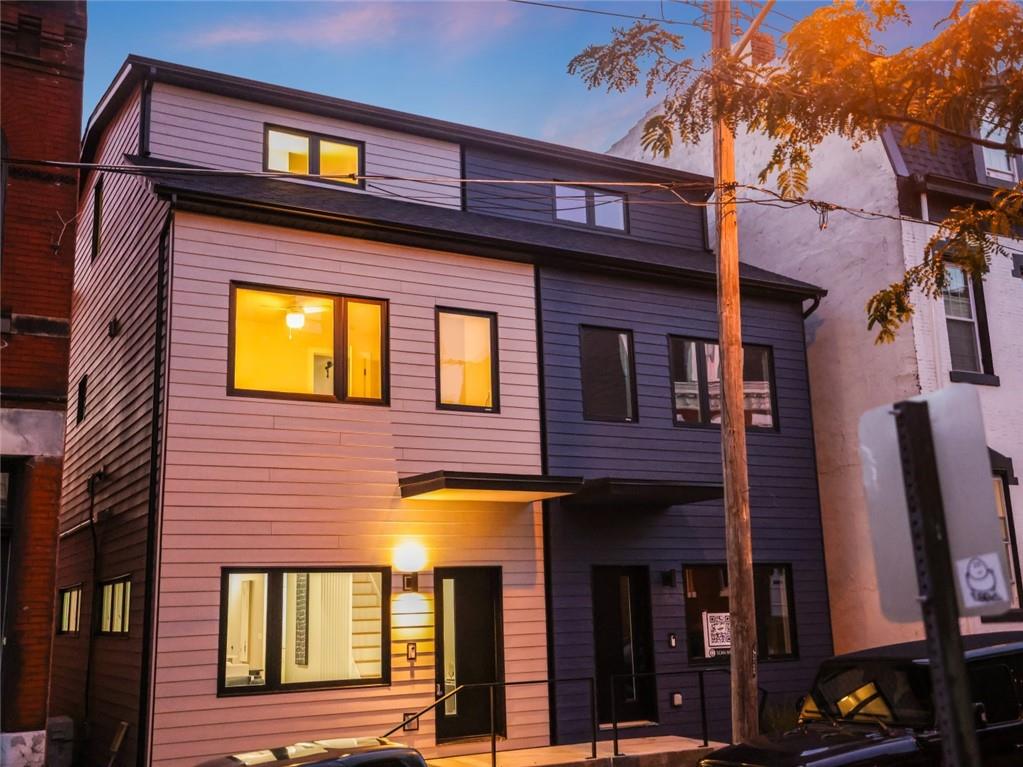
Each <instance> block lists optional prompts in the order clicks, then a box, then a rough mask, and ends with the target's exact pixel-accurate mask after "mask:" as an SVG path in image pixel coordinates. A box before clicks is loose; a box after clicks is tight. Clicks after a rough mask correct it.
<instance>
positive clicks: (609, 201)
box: [554, 184, 625, 230]
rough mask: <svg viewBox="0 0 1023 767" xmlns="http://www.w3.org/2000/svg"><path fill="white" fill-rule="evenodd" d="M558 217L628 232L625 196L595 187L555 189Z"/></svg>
mask: <svg viewBox="0 0 1023 767" xmlns="http://www.w3.org/2000/svg"><path fill="white" fill-rule="evenodd" d="M554 215H555V217H556V218H557V219H558V220H559V221H566V222H568V223H572V224H584V225H586V226H597V227H601V228H604V229H619V230H624V229H625V195H623V194H618V193H617V192H610V191H607V190H605V189H594V188H593V187H579V186H568V185H567V184H555V186H554Z"/></svg>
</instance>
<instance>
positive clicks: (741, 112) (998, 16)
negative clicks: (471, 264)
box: [568, 0, 1023, 342]
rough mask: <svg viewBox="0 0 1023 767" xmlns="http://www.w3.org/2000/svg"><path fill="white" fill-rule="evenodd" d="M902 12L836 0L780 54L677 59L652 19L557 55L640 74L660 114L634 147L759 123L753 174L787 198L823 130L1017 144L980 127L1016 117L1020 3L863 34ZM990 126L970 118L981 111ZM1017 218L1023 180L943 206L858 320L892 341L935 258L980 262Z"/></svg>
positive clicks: (854, 140) (674, 38)
mask: <svg viewBox="0 0 1023 767" xmlns="http://www.w3.org/2000/svg"><path fill="white" fill-rule="evenodd" d="M908 21H909V16H908V14H907V12H906V9H905V6H904V5H903V3H901V2H899V0H869V2H867V3H865V4H864V3H859V4H858V3H856V2H855V1H854V0H836V2H834V3H833V4H832V5H831V6H825V7H823V8H819V9H817V10H816V11H814V12H813V13H811V14H810V15H809V16H807V17H806V18H804V19H803V20H801V21H799V22H797V23H795V24H794V25H793V26H792V28H791V29H790V31H789V32H788V33H787V34H785V35H784V36H783V38H782V41H783V42H784V44H785V46H786V49H787V50H786V53H785V55H784V57H783V58H782V60H781V61H780V62H770V63H756V62H753V61H751V60H750V59H749V57H744V56H730V57H725V58H724V60H723V61H721V62H720V63H719V64H718V65H716V66H715V65H712V64H711V63H710V62H709V61H708V62H706V63H704V64H702V65H698V64H697V63H696V62H695V61H694V60H693V59H692V58H689V57H686V56H685V55H684V54H685V44H684V40H683V38H682V37H681V36H679V35H677V34H674V33H673V32H671V31H669V30H667V29H665V28H664V27H663V26H662V25H660V24H659V23H657V22H655V21H645V20H644V21H638V22H636V23H635V24H633V26H632V27H630V28H615V29H614V30H613V33H612V39H611V41H610V42H609V43H607V44H605V45H591V46H589V47H587V48H586V49H585V50H584V51H583V52H582V53H580V54H579V55H578V56H576V57H575V58H574V59H572V61H571V62H570V63H569V66H568V70H569V73H572V74H578V75H580V76H581V77H582V78H583V80H584V81H585V82H586V83H587V84H588V85H589V87H591V88H593V87H606V88H607V89H608V90H617V91H624V90H626V89H629V88H632V87H635V86H637V85H640V84H641V83H642V84H643V86H644V87H645V89H646V92H647V94H648V95H652V94H654V93H663V94H664V96H663V101H662V104H661V108H660V110H659V113H658V114H656V115H654V116H653V117H651V118H650V119H648V120H647V122H646V124H645V125H644V131H643V146H644V148H645V149H647V150H648V151H651V152H652V153H653V154H655V155H663V156H665V157H667V156H668V155H669V154H670V152H671V151H672V150H673V149H674V147H675V142H676V140H680V141H682V142H684V143H697V142H699V141H700V140H701V138H703V137H704V136H705V135H707V134H708V133H709V132H710V130H711V128H712V126H713V123H714V120H715V119H718V118H719V117H720V118H723V119H724V120H725V121H726V122H727V123H728V124H729V125H730V126H731V128H732V129H733V131H734V130H737V129H738V128H740V127H742V128H745V130H747V131H748V132H751V133H752V132H756V133H763V134H765V135H766V136H768V137H769V138H770V139H772V140H773V141H774V142H775V143H774V147H773V151H772V153H771V156H770V159H769V161H768V163H767V165H766V166H765V167H764V168H763V169H762V170H761V171H760V178H759V180H760V183H761V184H766V183H768V181H769V179H771V178H774V180H775V183H776V185H777V188H778V191H779V192H780V193H781V195H782V196H783V197H785V198H787V199H797V198H799V197H800V196H801V195H802V194H804V193H805V191H806V188H807V181H808V173H809V171H810V169H811V154H810V153H811V150H812V149H813V147H814V146H816V145H817V144H819V143H820V142H821V141H823V140H824V138H825V137H826V136H828V135H830V134H837V135H839V136H842V137H844V138H845V139H847V140H848V141H849V142H850V143H851V144H852V146H853V147H858V146H860V145H862V144H863V143H864V142H866V141H870V140H874V139H878V138H880V136H881V134H882V132H883V131H884V130H885V129H886V128H887V127H888V126H890V125H892V124H901V125H902V126H904V130H903V131H902V140H903V141H904V142H906V143H908V144H915V143H917V142H920V141H926V142H928V143H929V144H930V145H931V148H932V150H933V149H934V148H935V147H936V145H937V142H938V140H939V139H940V138H942V137H945V138H946V139H951V140H954V141H958V142H964V143H972V144H978V145H981V146H985V147H990V148H994V149H1000V150H1004V151H1006V152H1008V153H1010V155H1013V156H1017V155H1020V154H1021V153H1023V151H1021V149H1020V147H1019V144H1018V141H1015V142H1014V141H1013V140H1011V139H1010V141H1009V142H1007V143H1005V142H1000V141H996V140H993V139H992V138H991V135H992V132H993V130H994V129H996V128H1005V129H1007V130H1008V135H1009V136H1010V137H1012V136H1019V134H1020V126H1021V123H1023V5H1021V4H1019V3H1017V2H1013V0H980V1H979V2H977V3H975V4H972V5H967V4H966V3H965V2H963V0H960V2H958V3H956V4H955V6H954V8H953V10H952V13H951V14H950V15H949V17H948V18H947V19H945V20H943V22H942V23H941V24H939V25H938V27H937V28H936V30H937V31H936V33H935V35H934V37H933V38H932V39H931V40H930V41H929V42H927V43H925V44H923V45H920V46H919V47H915V48H906V49H904V50H901V51H898V52H896V53H888V52H887V51H885V50H884V48H883V47H882V46H880V45H879V44H877V43H876V42H875V40H874V36H875V35H876V33H878V32H881V31H883V30H885V29H887V28H888V27H889V26H890V25H892V24H896V23H908ZM982 117H984V118H986V119H987V120H988V121H989V122H990V124H991V125H993V127H992V128H991V129H989V130H987V131H982V130H981V129H980V125H981V118H982ZM1020 227H1023V184H1017V185H1016V186H1015V188H1013V189H1007V190H1001V191H998V192H996V193H995V194H994V196H993V198H992V201H991V204H990V205H989V206H988V205H985V206H976V205H967V206H962V207H957V208H954V209H952V211H951V212H950V215H949V216H948V218H946V219H945V220H944V221H943V222H941V223H940V224H939V226H938V229H937V231H936V233H935V234H934V236H933V237H932V238H931V240H930V241H929V243H928V245H927V246H926V248H925V254H924V260H923V262H922V263H921V264H919V265H918V266H914V267H912V268H910V269H908V270H907V271H906V273H905V275H904V277H903V279H902V280H900V281H899V282H896V283H894V284H892V285H889V286H888V287H887V288H884V289H882V290H880V291H879V292H878V293H877V294H875V295H874V296H873V297H872V298H871V299H870V301H869V302H868V304H867V307H866V310H867V320H868V328H874V327H876V328H877V333H878V335H877V340H878V342H885V341H891V340H892V339H894V337H895V332H896V330H897V329H898V328H899V326H900V325H902V324H903V323H904V322H906V321H907V320H908V319H909V318H910V317H911V316H912V313H913V302H912V294H913V290H914V289H919V290H920V291H921V292H922V293H923V295H925V296H927V297H931V298H936V297H939V296H940V295H941V291H942V289H943V288H944V286H945V279H946V277H945V265H946V264H947V263H950V264H955V265H956V266H959V267H961V268H962V269H963V270H964V271H965V272H966V273H968V274H971V275H972V274H985V273H986V272H987V271H988V270H989V268H990V262H991V258H992V257H993V256H994V255H996V254H998V253H1002V254H1004V253H1005V251H1004V249H1003V248H1002V247H1001V246H1000V245H999V243H998V240H997V239H996V237H997V236H1006V235H1011V234H1012V232H1013V231H1014V229H1015V230H1018V228H1020Z"/></svg>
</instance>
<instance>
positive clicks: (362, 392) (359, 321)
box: [228, 285, 388, 404]
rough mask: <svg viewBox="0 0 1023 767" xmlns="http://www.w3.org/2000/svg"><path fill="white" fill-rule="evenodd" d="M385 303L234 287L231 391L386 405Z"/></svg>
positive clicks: (375, 300) (344, 297) (347, 297)
mask: <svg viewBox="0 0 1023 767" xmlns="http://www.w3.org/2000/svg"><path fill="white" fill-rule="evenodd" d="M387 335H388V334H387V302H386V301H383V300H380V299H374V298H354V297H349V296H337V295H331V294H321V293H307V292H304V291H288V290H281V289H276V288H257V287H248V286H241V285H233V286H232V288H231V341H230V344H231V346H230V357H231V364H230V366H229V367H230V369H229V373H228V375H229V381H228V386H229V390H230V392H231V393H232V394H248V395H255V396H271V397H299V398H309V399H321V400H328V401H339V400H340V401H345V402H360V403H367V404H386V402H387V398H388V380H387V376H388V370H387Z"/></svg>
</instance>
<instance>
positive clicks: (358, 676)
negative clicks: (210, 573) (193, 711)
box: [219, 567, 391, 695]
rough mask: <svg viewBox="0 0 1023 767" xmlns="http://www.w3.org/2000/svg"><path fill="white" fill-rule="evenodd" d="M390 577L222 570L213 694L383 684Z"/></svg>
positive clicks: (344, 571)
mask: <svg viewBox="0 0 1023 767" xmlns="http://www.w3.org/2000/svg"><path fill="white" fill-rule="evenodd" d="M390 583H391V578H390V570H389V569H387V568H383V567H380V568H360V569H355V568H351V569H349V568H338V569H330V570H319V569H318V570H308V571H303V570H284V569H279V568H272V569H256V570H234V569H232V570H225V571H224V573H223V575H222V581H221V620H220V657H221V673H220V677H219V692H220V694H221V695H236V694H244V693H259V692H267V691H273V690H291V689H322V688H326V687H341V686H352V685H369V684H387V683H388V682H389V680H390V657H389V654H388V650H389V647H388V644H387V642H388V637H389V636H390V625H389V614H390V613H389V606H390V604H391V599H390Z"/></svg>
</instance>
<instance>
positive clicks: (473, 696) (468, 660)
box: [433, 567, 504, 743]
mask: <svg viewBox="0 0 1023 767" xmlns="http://www.w3.org/2000/svg"><path fill="white" fill-rule="evenodd" d="M433 578H434V580H433V583H434V597H435V608H436V615H435V623H434V625H435V626H436V634H437V697H438V698H439V697H441V696H442V695H445V694H447V693H449V692H451V691H452V690H455V689H457V688H458V686H459V685H466V684H478V683H481V682H499V681H502V680H503V678H504V648H503V642H502V637H503V630H502V620H501V568H499V567H438V568H437V569H436V570H434V576H433ZM436 711H437V742H438V743H440V742H444V741H449V740H458V739H460V738H473V737H479V736H482V735H489V734H490V690H489V689H488V688H487V687H470V688H468V689H465V690H462V691H461V692H459V693H458V694H456V695H453V696H452V697H450V698H448V699H447V700H445V701H444V702H443V703H441V704H440V705H439V706H437V709H436ZM494 727H495V729H496V731H497V732H498V733H500V734H503V733H504V688H503V687H495V688H494Z"/></svg>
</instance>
